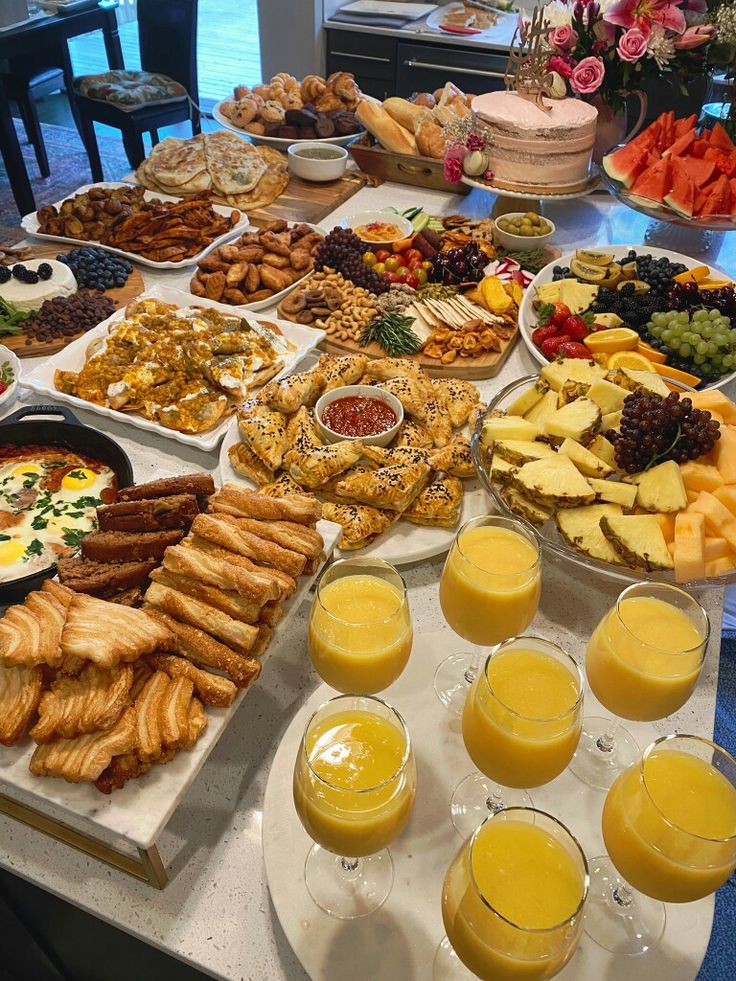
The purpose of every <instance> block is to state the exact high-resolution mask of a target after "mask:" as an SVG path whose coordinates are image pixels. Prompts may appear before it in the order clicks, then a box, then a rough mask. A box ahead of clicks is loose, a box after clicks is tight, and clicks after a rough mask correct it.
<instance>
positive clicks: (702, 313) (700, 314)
mask: <svg viewBox="0 0 736 981" xmlns="http://www.w3.org/2000/svg"><path fill="white" fill-rule="evenodd" d="M707 319H708V311H707V310H696V311H695V313H694V314H693V320H694V321H695V323H697V324H700V323H702V322H703V321H704V320H707Z"/></svg>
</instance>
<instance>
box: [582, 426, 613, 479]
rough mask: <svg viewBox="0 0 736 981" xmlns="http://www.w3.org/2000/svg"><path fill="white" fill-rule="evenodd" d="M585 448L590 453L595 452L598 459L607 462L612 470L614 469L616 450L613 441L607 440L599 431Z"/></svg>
mask: <svg viewBox="0 0 736 981" xmlns="http://www.w3.org/2000/svg"><path fill="white" fill-rule="evenodd" d="M587 448H588V449H589V450H590V452H591V453H595V455H596V456H597V457H598V459H599V460H603V462H604V463H607V464H608V466H609V467H610V468H611V469H612V470H615V469H616V451H615V449H614V446H613V443H611V442H609V440H607V439H606V437H605V436H601V435H600V433H599V434H598V435H597V436H595V437H594V438H593V439H592V440H591V441H590V443H588V447H587Z"/></svg>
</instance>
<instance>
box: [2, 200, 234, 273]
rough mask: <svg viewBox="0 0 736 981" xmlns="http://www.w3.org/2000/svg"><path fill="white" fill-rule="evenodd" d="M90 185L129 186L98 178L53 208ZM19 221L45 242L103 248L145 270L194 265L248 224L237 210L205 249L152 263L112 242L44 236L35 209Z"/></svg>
mask: <svg viewBox="0 0 736 981" xmlns="http://www.w3.org/2000/svg"><path fill="white" fill-rule="evenodd" d="M91 187H130V184H129V183H127V182H125V181H102V182H101V183H99V184H83V185H82V186H81V187H78V188H77V190H76V191H75V192H74V194H67V196H66V197H65V198H62V199H61V201H56V202H55V204H54V207H56V208H58V207H60V206H61V205H62V204H63V203H64V201H68V200H69V198H73V197H74V195H76V194H84V192H85V191H88V190H89V189H90V188H91ZM143 196H144V198H145V200H146V201H153V200H154V199H158V200H159V201H175V202H177V203H178V202H179V201H181V198H177V197H172V195H170V194H159V193H158V192H154V191H145V192H144V195H143ZM212 208H213V210H215V211H216V212H217V213H218V214H220V215H229V214H230V213H231V212H233V211H240V209H239V208H227V207H224V206H223V205H219V204H213V205H212ZM20 224H21V228H22V229H23V230H24V231H26V232H28V234H29V235H33V236H34V238H41V239H44V241H47V242H59V243H65V244H67V245H81V246H85V245H87V246H90V245H91V246H95V247H97V248H100V249H104V250H105V251H106V252H113V253H114V254H115V255H122V256H125V258H126V259H129V260H130V261H131V262H137V263H139V264H140V265H142V266H148V267H149V269H184V268H185V267H186V266H194V265H196V264H197V263H198V262H199V260H200V259H204V257H205V256H206V255H209V254H210V252H212V250H213V249H216V248H217V246H218V245H222V244H223V243H224V242H227V241H229V240H230V239H231V238H235V237H236V236H238V235H240V234H242V232H244V231H245V230H246V228H248V227H249V224H248V215H247V214H246V213H245V212H244V211H240V219H239V221H238V222H237V224H235V225H233V227H232V228H231V229H230V230H229V231H227V232H225V233H224V234H223V235H220V236H218V238H216V239H215V240H214V241H213V242H211V243H210V244H209V245H208V246H207V247H206V248H204V249H202V250H201V251H200V252H197V254H196V255H193V256H191V257H190V258H188V259H181V260H179V262H168V261H167V262H154V261H153V260H152V259H144V258H143V257H142V256H140V255H137V254H136V253H135V252H126V251H125V250H124V249H116V248H115V247H114V246H112V245H103V244H102V243H101V242H94V241H89V240H87V241H85V240H84V239H79V238H67V237H65V236H63V235H47V234H45V233H43V232H39V228H40V227H41V225H40V222H39V220H38V212H36V211H33V212H31V214H29V215H24V216H23V218H21V222H20Z"/></svg>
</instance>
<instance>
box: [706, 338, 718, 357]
mask: <svg viewBox="0 0 736 981" xmlns="http://www.w3.org/2000/svg"><path fill="white" fill-rule="evenodd" d="M705 353H706V354H709V355H710V356H711V357H713V355H714V354H717V353H718V345H717V344H714V343H713V341H711V342H710V344H707V345H706V352H705Z"/></svg>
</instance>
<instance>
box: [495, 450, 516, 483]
mask: <svg viewBox="0 0 736 981" xmlns="http://www.w3.org/2000/svg"><path fill="white" fill-rule="evenodd" d="M516 469H517V468H516V467H515V466H514V465H513V463H509V461H508V460H504V458H503V457H502V456H499V455H498V453H494V454H493V457H492V459H491V480H495V481H497V482H498V483H499V484H506V483H508V482H509V480H511V477H512V475H513V474H515V473H516Z"/></svg>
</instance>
